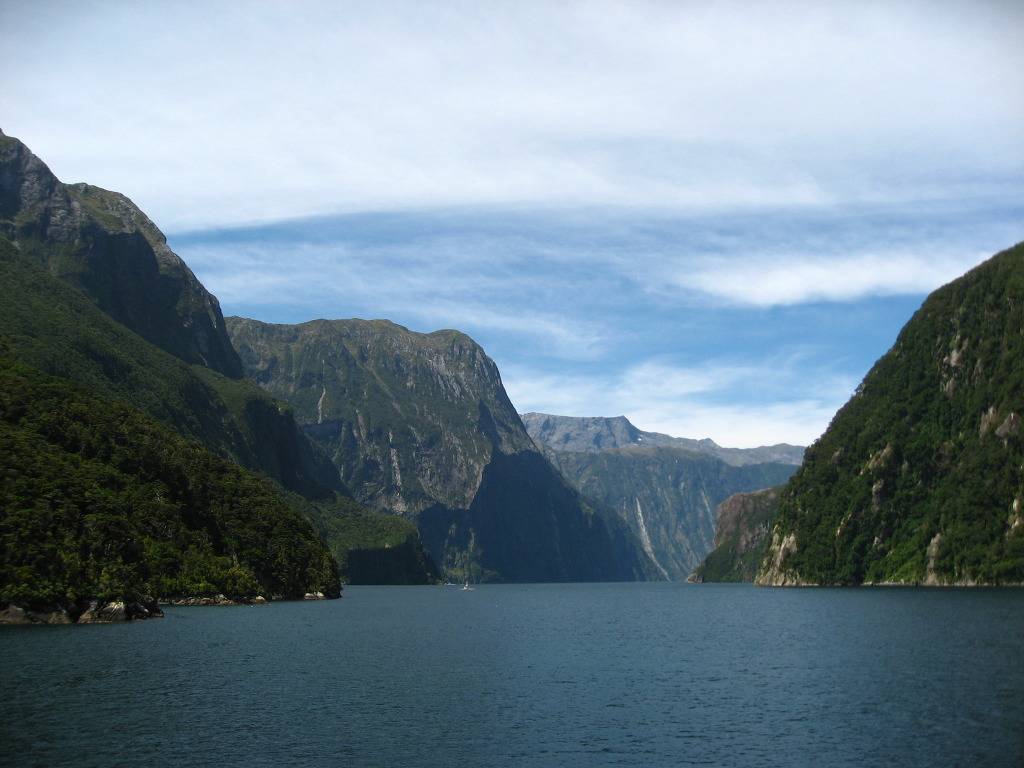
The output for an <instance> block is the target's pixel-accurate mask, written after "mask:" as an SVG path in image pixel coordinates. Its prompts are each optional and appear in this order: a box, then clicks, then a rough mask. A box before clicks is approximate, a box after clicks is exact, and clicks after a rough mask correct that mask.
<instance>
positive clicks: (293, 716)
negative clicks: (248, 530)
mask: <svg viewBox="0 0 1024 768" xmlns="http://www.w3.org/2000/svg"><path fill="white" fill-rule="evenodd" d="M345 595H346V596H345V598H344V599H342V600H337V601H330V602H311V603H279V604H271V605H267V606H260V607H244V606H240V607H228V608H172V609H169V610H168V611H167V617H166V618H165V619H163V620H162V621H149V622H137V623H132V624H127V625H109V626H80V627H29V628H17V627H4V628H2V629H3V631H2V632H0V673H2V680H3V695H2V698H0V729H2V730H0V761H2V762H3V764H5V765H7V766H21V765H49V766H57V765H76V766H82V765H84V766H108V765H152V766H161V765H167V766H179V765H180V766H186V765H212V764H216V765H222V766H251V765H282V766H364V765H365V766H390V765H395V766H451V765H459V766H549V765H551V766H595V765H627V766H661V765H665V766H668V765H689V764H701V765H728V766H773V765H777V766H792V765H815V766H817V765H858V766H860V765H910V766H917V765H919V766H933V765H992V766H997V765H1020V764H1021V760H1022V758H1024V646H1022V642H1021V641H1022V638H1024V590H961V591H956V590H939V589H874V590H868V589H848V590H832V589H821V590H818V589H814V590H809V589H803V590H780V589H759V588H755V587H751V586H748V585H701V586H691V585H683V584H574V585H500V586H499V585H494V586H491V585H484V586H480V587H477V588H476V589H475V590H474V591H470V592H464V591H462V590H461V589H459V588H456V587H351V588H349V589H347V590H346V593H345Z"/></svg>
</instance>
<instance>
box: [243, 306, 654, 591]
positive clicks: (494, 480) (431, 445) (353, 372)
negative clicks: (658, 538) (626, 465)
mask: <svg viewBox="0 0 1024 768" xmlns="http://www.w3.org/2000/svg"><path fill="white" fill-rule="evenodd" d="M227 326H228V331H229V333H230V334H231V338H232V341H233V343H234V345H235V347H236V348H237V349H238V351H239V354H240V356H241V358H242V362H243V365H244V367H245V371H246V373H247V375H248V376H250V377H251V378H252V379H254V380H255V381H257V382H258V383H259V384H260V385H261V386H263V387H264V388H265V389H266V391H267V392H268V393H270V394H271V395H273V396H275V397H277V398H280V399H282V400H284V401H286V402H288V403H289V404H290V405H291V407H292V408H293V409H294V411H295V414H296V418H297V419H298V421H299V423H301V424H302V425H303V427H304V428H305V430H306V432H307V434H309V435H310V436H312V437H313V438H314V439H315V440H317V441H318V442H319V443H320V444H321V445H322V446H324V447H325V448H326V449H327V450H328V452H329V453H330V455H331V457H332V458H333V460H334V462H335V463H336V464H337V466H338V468H339V469H340V471H341V474H342V478H343V480H344V481H345V483H346V484H347V485H348V487H349V488H350V489H351V491H352V493H353V495H354V496H355V498H356V499H358V500H359V501H361V502H363V503H366V504H368V505H371V506H373V507H374V508H375V509H378V510H381V511H386V512H390V513H393V514H397V515H402V516H405V517H407V518H408V519H410V520H414V521H415V522H416V524H417V526H418V527H419V530H420V532H421V535H422V537H423V540H424V543H425V544H426V545H427V547H428V549H429V550H430V551H431V553H432V554H433V556H434V558H435V559H436V560H437V561H438V562H439V563H441V564H442V565H443V568H444V570H445V572H446V573H447V574H449V575H450V576H452V577H461V576H462V575H464V574H468V573H469V572H470V571H472V572H473V573H474V574H476V575H477V576H478V577H479V578H485V579H494V580H509V581H566V580H579V581H588V580H621V579H635V578H646V577H654V576H656V575H657V574H656V571H655V569H654V568H653V566H652V565H651V563H650V561H649V559H648V558H647V556H646V555H645V554H644V552H643V551H642V549H641V546H640V544H639V542H638V541H637V540H636V538H635V537H634V536H633V535H632V534H631V533H630V531H629V529H628V528H627V527H626V526H624V525H623V524H621V522H620V521H619V520H618V519H617V517H616V516H615V515H614V514H610V513H607V512H606V511H605V510H603V509H600V508H595V506H594V505H592V504H589V503H588V502H587V501H586V500H585V499H583V498H582V497H581V496H580V495H579V494H578V493H577V492H576V491H575V490H573V489H572V488H570V487H569V486H568V484H567V483H566V482H565V480H564V479H563V478H562V477H561V476H560V475H559V473H558V472H557V471H556V470H555V469H554V468H553V467H552V466H551V465H550V463H549V462H548V461H547V460H546V459H545V458H544V456H542V455H541V453H540V452H539V451H538V450H537V448H536V446H535V445H534V444H533V441H532V440H531V439H530V437H529V435H528V434H527V433H526V430H525V429H524V427H523V425H522V422H521V421H520V419H519V416H518V414H517V413H516V412H515V409H514V408H513V407H512V404H511V403H510V402H509V400H508V397H507V395H506V394H505V390H504V387H503V386H502V383H501V377H500V375H499V373H498V369H497V367H496V366H495V364H494V362H493V361H492V360H491V359H490V358H489V357H488V356H487V355H486V354H485V353H484V351H483V350H482V349H481V348H480V346H479V345H477V344H476V343H475V342H474V341H473V340H472V339H470V338H469V337H468V336H466V335H465V334H462V333H459V332H458V331H437V332H434V333H429V334H422V333H414V332H411V331H409V330H407V329H405V328H403V327H401V326H398V325H395V324H394V323H389V322H387V321H364V320H315V321H311V322H308V323H302V324H300V325H272V324H269V323H261V322H258V321H256V320H248V319H244V318H228V320H227ZM471 560H472V561H473V562H472V564H471V563H470V561H471Z"/></svg>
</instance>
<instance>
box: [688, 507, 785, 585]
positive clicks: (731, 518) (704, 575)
mask: <svg viewBox="0 0 1024 768" xmlns="http://www.w3.org/2000/svg"><path fill="white" fill-rule="evenodd" d="M780 491H781V488H767V489H765V490H762V491H754V492H753V493H737V494H735V495H733V496H730V497H729V498H728V499H726V500H725V501H723V502H722V503H721V504H720V505H719V506H718V515H717V516H718V524H717V529H716V532H715V548H714V549H713V550H712V551H711V553H710V554H709V555H708V556H707V557H706V558H705V559H704V562H703V563H701V564H700V567H699V568H698V569H697V570H696V571H695V572H694V574H693V580H694V581H697V582H736V581H753V580H754V578H755V577H756V576H757V569H758V568H759V567H760V565H761V561H762V560H763V559H764V554H765V550H766V549H767V547H768V534H769V532H770V531H771V527H772V524H773V523H774V522H775V515H776V514H777V513H778V510H779V492H780Z"/></svg>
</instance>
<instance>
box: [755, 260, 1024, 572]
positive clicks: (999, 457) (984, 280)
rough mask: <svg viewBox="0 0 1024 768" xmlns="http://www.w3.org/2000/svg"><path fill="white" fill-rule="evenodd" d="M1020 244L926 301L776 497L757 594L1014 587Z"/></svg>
mask: <svg viewBox="0 0 1024 768" xmlns="http://www.w3.org/2000/svg"><path fill="white" fill-rule="evenodd" d="M1022 414H1024V245H1017V246H1014V247H1013V248H1010V249H1009V250H1007V251H1003V252H1002V253H999V254H997V255H996V256H994V257H993V258H991V259H989V260H988V261H986V262H985V263H984V264H982V265H980V266H978V267H977V268H975V269H973V270H971V271H970V272H968V273H967V274H966V275H964V276H963V277H961V278H959V279H957V280H955V281H953V282H952V283H950V284H948V285H946V286H944V287H942V288H940V289H938V290H937V291H935V292H934V293H933V294H931V295H930V296H929V297H928V298H927V299H926V300H925V302H924V304H923V305H922V306H921V308H920V309H919V310H918V311H917V312H916V313H915V314H914V316H913V318H911V320H910V321H909V322H908V323H907V325H906V326H905V327H904V328H903V330H902V331H901V332H900V334H899V337H898V339H897V341H896V344H895V345H894V346H893V348H892V349H891V350H889V352H888V353H886V355H885V356H884V357H882V358H881V359H880V360H879V361H878V362H877V363H876V364H875V366H874V367H873V368H872V369H871V371H870V372H869V373H868V375H867V376H866V377H865V379H864V381H863V382H862V383H861V385H860V386H859V387H858V388H857V391H856V393H855V394H854V396H853V397H852V398H851V399H850V401H849V402H848V403H847V404H846V405H845V406H843V408H842V409H841V410H840V411H839V412H838V413H837V414H836V416H835V418H834V419H833V420H832V423H831V425H830V426H829V428H828V430H827V431H826V432H825V434H824V435H823V436H822V437H821V439H820V440H818V442H816V443H815V444H814V445H813V446H811V447H810V448H809V449H808V451H807V458H806V461H805V463H804V466H803V467H802V468H801V469H800V471H799V472H797V474H796V475H795V476H794V477H793V479H792V481H791V482H790V483H789V484H788V486H787V487H786V488H785V490H784V491H783V493H782V495H781V499H780V502H779V513H778V517H777V519H776V523H775V525H774V527H773V529H772V534H771V541H770V544H769V547H768V551H767V553H766V556H765V559H764V561H763V563H762V566H761V569H760V572H759V574H758V577H757V582H758V583H759V584H770V585H789V584H862V583H901V584H934V585H970V584H1007V583H1021V582H1024V512H1022V504H1024V471H1022V467H1024V431H1022V430H1021V418H1022Z"/></svg>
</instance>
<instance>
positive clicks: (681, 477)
mask: <svg viewBox="0 0 1024 768" xmlns="http://www.w3.org/2000/svg"><path fill="white" fill-rule="evenodd" d="M523 423H524V424H525V425H526V428H527V429H528V430H529V432H530V435H531V437H532V438H533V439H534V441H535V442H536V443H537V444H538V445H539V446H541V448H542V450H543V451H544V453H545V455H546V456H547V457H548V459H549V460H550V461H551V462H552V463H553V464H554V465H555V466H557V467H558V469H559V470H560V471H561V473H562V475H563V476H564V477H565V478H566V479H567V480H568V481H569V483H570V484H572V485H573V487H575V488H576V489H577V490H578V491H579V492H580V493H582V494H583V495H584V496H586V497H587V498H590V499H593V500H595V501H596V502H598V503H600V504H601V505H603V506H606V507H608V508H610V509H613V510H615V512H616V513H617V514H618V515H619V518H620V519H621V520H622V521H623V523H624V524H626V525H628V526H629V527H630V529H631V530H632V531H633V532H634V533H635V534H636V535H637V537H638V538H639V539H640V541H641V542H642V543H643V545H644V549H645V551H646V552H647V554H648V556H649V557H650V558H651V559H652V560H653V561H654V562H655V563H656V565H657V567H658V569H659V571H660V573H661V574H662V575H663V577H664V578H667V579H671V580H675V581H682V580H684V579H686V578H687V577H688V576H689V575H690V574H691V573H692V572H693V570H694V568H696V567H697V566H698V565H699V564H700V563H701V561H702V560H703V559H704V557H705V556H706V555H707V554H708V552H710V551H711V549H712V548H713V546H714V537H715V522H716V516H715V509H716V507H717V506H718V504H719V503H720V502H722V501H723V500H725V499H726V498H727V497H729V496H731V495H732V494H734V493H737V492H741V491H755V490H759V489H761V488H767V487H770V486H774V485H779V484H780V483H784V482H785V481H786V480H788V479H789V477H790V475H792V474H793V472H794V471H795V470H796V468H797V467H796V465H795V464H793V463H791V462H792V461H794V460H796V461H799V456H800V455H801V454H802V451H803V449H802V448H799V447H796V446H785V445H783V446H774V447H769V448H754V449H749V450H745V449H730V448H721V447H720V446H718V445H716V444H715V443H714V442H712V441H710V440H687V439H683V438H674V437H669V436H668V435H661V434H658V433H654V432H643V431H642V430H639V429H637V428H636V427H635V426H633V424H631V423H630V422H629V420H628V419H626V418H625V417H624V416H618V417H613V418H605V417H594V418H580V417H569V416H552V415H550V414H540V413H528V414H526V415H525V416H524V417H523ZM772 457H782V458H784V459H786V461H782V462H779V461H770V460H766V461H759V459H762V458H765V459H770V458H772Z"/></svg>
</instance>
